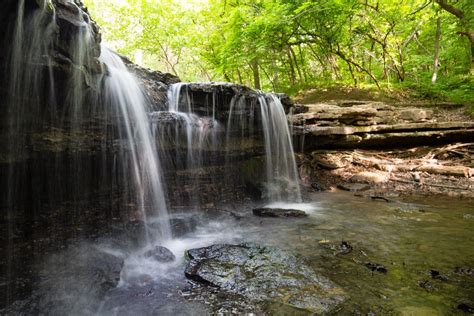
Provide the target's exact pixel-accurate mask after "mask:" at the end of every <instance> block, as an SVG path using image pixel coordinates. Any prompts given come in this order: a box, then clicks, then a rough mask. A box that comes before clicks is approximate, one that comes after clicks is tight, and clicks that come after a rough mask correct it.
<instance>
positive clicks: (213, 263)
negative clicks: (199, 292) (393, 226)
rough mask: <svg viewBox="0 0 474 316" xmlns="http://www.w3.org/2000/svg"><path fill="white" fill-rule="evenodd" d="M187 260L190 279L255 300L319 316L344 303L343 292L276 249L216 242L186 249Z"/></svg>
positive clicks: (286, 253) (291, 256)
mask: <svg viewBox="0 0 474 316" xmlns="http://www.w3.org/2000/svg"><path fill="white" fill-rule="evenodd" d="M187 256H188V257H189V259H190V261H189V263H188V265H187V267H186V270H185V275H186V277H187V278H189V279H191V280H194V281H197V282H199V283H201V284H203V285H205V286H211V287H216V288H219V289H220V290H222V291H225V292H228V293H231V294H237V295H241V296H243V297H245V298H248V299H249V300H252V301H255V302H262V303H265V302H269V301H271V302H276V303H280V304H284V305H289V306H291V307H295V308H301V309H305V310H307V311H309V312H311V313H317V314H319V313H327V312H330V311H332V310H334V309H335V308H336V307H337V306H338V305H339V304H340V303H342V302H343V301H345V300H346V295H345V293H344V291H343V290H342V289H341V288H339V287H337V286H336V285H335V284H333V283H332V282H331V281H329V280H328V279H326V278H324V277H321V276H318V275H317V274H316V273H315V272H314V271H313V270H312V269H311V268H310V267H308V266H307V265H306V264H305V263H304V261H303V260H301V259H299V258H297V257H295V256H294V255H292V254H291V253H289V252H287V251H284V250H281V249H279V248H276V247H270V246H261V245H257V244H253V243H245V244H240V245H227V244H218V245H212V246H209V247H204V248H197V249H191V250H188V251H187Z"/></svg>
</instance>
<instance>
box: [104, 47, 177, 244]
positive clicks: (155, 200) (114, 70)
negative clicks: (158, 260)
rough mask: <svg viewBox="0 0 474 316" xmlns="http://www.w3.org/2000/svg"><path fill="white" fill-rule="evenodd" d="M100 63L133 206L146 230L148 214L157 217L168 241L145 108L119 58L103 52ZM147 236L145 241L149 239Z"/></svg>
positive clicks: (138, 90) (160, 185)
mask: <svg viewBox="0 0 474 316" xmlns="http://www.w3.org/2000/svg"><path fill="white" fill-rule="evenodd" d="M100 60H101V61H102V62H103V63H104V64H105V65H107V68H108V71H109V76H108V77H107V78H106V87H105V94H106V102H107V103H108V104H109V105H110V106H112V107H116V109H117V111H119V113H120V117H121V120H123V126H124V127H123V129H124V133H125V135H126V139H127V143H128V144H127V145H128V148H127V150H128V151H129V155H130V160H131V166H132V170H131V171H132V175H133V179H134V181H135V184H136V188H135V189H136V191H137V192H136V193H137V200H138V201H137V202H138V206H139V209H140V212H141V214H142V216H143V220H144V221H145V223H146V227H147V228H149V225H148V224H149V223H148V221H147V218H148V215H149V213H150V214H151V215H152V216H155V217H158V218H159V220H158V223H159V233H160V237H161V240H167V239H169V238H170V237H171V229H170V226H169V219H168V212H167V206H166V201H165V194H164V191H163V184H162V179H161V169H160V168H161V167H160V161H159V159H158V154H157V150H156V145H155V138H154V137H153V134H152V130H151V125H150V120H149V117H148V112H149V106H148V104H147V102H146V99H145V96H144V94H143V92H142V90H141V88H140V86H139V84H138V83H137V80H136V78H135V77H134V76H133V75H132V74H131V73H130V72H129V71H128V70H127V67H126V66H125V64H124V62H123V61H122V60H121V58H120V57H119V56H117V55H116V54H114V53H112V52H111V51H110V50H108V49H106V48H103V49H102V54H101V56H100ZM149 235H150V232H149V231H148V232H147V238H150V236H149Z"/></svg>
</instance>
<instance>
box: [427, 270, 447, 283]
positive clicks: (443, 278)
mask: <svg viewBox="0 0 474 316" xmlns="http://www.w3.org/2000/svg"><path fill="white" fill-rule="evenodd" d="M430 276H431V278H432V279H435V280H440V281H448V280H449V279H448V277H447V276H445V275H444V274H441V273H440V272H439V271H436V270H430Z"/></svg>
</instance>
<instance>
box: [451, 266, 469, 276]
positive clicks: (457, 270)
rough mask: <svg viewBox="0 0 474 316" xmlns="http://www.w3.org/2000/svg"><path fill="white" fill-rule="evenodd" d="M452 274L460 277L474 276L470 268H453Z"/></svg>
mask: <svg viewBox="0 0 474 316" xmlns="http://www.w3.org/2000/svg"><path fill="white" fill-rule="evenodd" d="M454 273H457V274H462V275H474V269H473V268H470V267H455V268H454Z"/></svg>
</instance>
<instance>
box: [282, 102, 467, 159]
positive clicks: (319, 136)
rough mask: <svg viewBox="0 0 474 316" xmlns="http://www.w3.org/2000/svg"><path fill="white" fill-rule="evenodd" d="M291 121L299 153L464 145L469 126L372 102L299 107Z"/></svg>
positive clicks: (422, 111) (426, 112)
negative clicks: (302, 109)
mask: <svg viewBox="0 0 474 316" xmlns="http://www.w3.org/2000/svg"><path fill="white" fill-rule="evenodd" d="M299 107H303V108H304V111H303V113H299V114H294V115H292V116H291V117H290V122H291V124H293V130H294V135H295V137H296V141H295V147H296V149H297V150H300V151H312V150H316V149H353V148H397V147H413V146H419V145H436V144H444V143H452V142H461V141H467V140H469V139H472V138H473V137H474V123H472V122H437V121H436V120H435V119H434V117H433V111H432V110H428V109H423V108H413V107H403V108H399V107H394V106H390V105H387V104H385V103H382V102H373V101H339V102H334V103H327V104H326V103H325V104H322V103H320V104H311V105H299Z"/></svg>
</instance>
